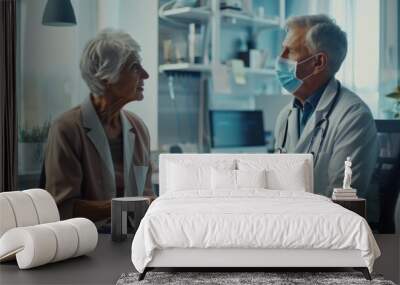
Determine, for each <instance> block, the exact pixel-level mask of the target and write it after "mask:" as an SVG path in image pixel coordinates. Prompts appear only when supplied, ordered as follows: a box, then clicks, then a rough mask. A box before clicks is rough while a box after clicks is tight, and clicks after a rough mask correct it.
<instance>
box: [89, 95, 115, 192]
mask: <svg viewBox="0 0 400 285" xmlns="http://www.w3.org/2000/svg"><path fill="white" fill-rule="evenodd" d="M81 110H82V124H83V127H84V128H86V129H87V133H86V135H87V136H88V137H89V139H90V140H91V141H92V143H93V145H94V146H95V148H96V149H97V152H98V154H99V156H100V157H101V159H102V160H103V162H104V163H105V165H106V167H107V170H108V171H109V172H110V174H111V177H112V178H113V181H112V183H111V184H110V186H111V187H113V189H111V190H112V192H111V193H114V194H115V189H116V186H115V173H114V164H113V160H112V156H111V151H110V145H109V143H108V139H107V136H106V133H105V131H104V128H103V125H102V124H101V122H100V120H99V118H98V116H97V113H96V110H95V109H94V107H93V105H92V102H91V101H90V98H88V99H87V100H85V101H84V102H83V103H82V105H81Z"/></svg>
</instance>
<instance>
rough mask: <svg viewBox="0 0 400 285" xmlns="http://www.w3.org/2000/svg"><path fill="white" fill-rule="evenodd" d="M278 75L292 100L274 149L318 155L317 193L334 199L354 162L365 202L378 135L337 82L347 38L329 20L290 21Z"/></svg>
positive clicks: (361, 107) (361, 106)
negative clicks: (348, 162)
mask: <svg viewBox="0 0 400 285" xmlns="http://www.w3.org/2000/svg"><path fill="white" fill-rule="evenodd" d="M286 29H287V35H286V37H285V39H284V41H283V44H282V52H281V55H280V57H279V58H278V59H277V61H276V73H277V76H278V79H279V81H280V83H281V84H282V86H283V88H285V89H286V90H287V91H288V92H289V93H291V94H292V95H293V96H294V98H293V101H292V102H291V103H290V104H288V105H287V106H286V107H284V108H283V110H282V111H281V112H280V114H279V115H278V118H277V123H276V127H275V139H276V140H275V149H276V150H277V151H280V152H288V153H312V154H313V155H314V192H315V193H318V194H322V195H325V196H331V195H332V191H333V188H334V187H341V186H342V182H343V173H344V161H345V160H346V157H347V156H350V157H351V159H352V164H353V166H352V170H353V179H352V185H351V186H352V187H353V188H356V189H357V190H358V195H359V196H360V197H365V196H366V192H367V189H368V186H369V182H370V178H371V175H372V172H373V169H374V166H375V162H376V158H377V133H376V128H375V123H374V120H373V117H372V115H371V112H370V110H369V109H368V107H367V105H366V104H365V103H364V102H363V101H362V100H361V99H360V97H358V96H357V95H356V94H354V93H353V92H352V91H350V90H349V89H347V88H346V87H344V86H342V85H341V84H340V82H339V81H338V80H336V79H335V74H336V72H337V71H338V70H339V68H340V66H341V64H342V62H343V60H344V58H345V56H346V53H347V38H346V33H345V32H343V31H342V30H341V29H340V28H339V26H338V25H336V24H335V23H334V21H333V20H332V19H330V18H329V17H328V16H326V15H310V16H299V17H293V18H290V19H289V20H288V21H287V23H286Z"/></svg>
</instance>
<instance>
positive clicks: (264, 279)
mask: <svg viewBox="0 0 400 285" xmlns="http://www.w3.org/2000/svg"><path fill="white" fill-rule="evenodd" d="M138 276H139V273H127V274H122V275H121V277H120V278H119V279H118V281H117V285H134V284H140V285H145V284H157V285H163V284H172V285H178V284H179V285H183V284H213V285H217V284H223V285H233V284H238V285H239V284H240V285H242V284H244V285H245V284H268V285H269V284H274V285H275V284H282V285H289V284H290V285H292V284H296V285H297V284H328V285H333V284H335V285H336V284H337V285H339V284H340V285H347V284H356V285H357V284H369V285H370V284H374V285H375V284H379V285H381V284H382V285H383V284H385V285H395V283H393V282H392V281H388V280H384V279H383V277H382V276H379V275H372V278H373V280H372V281H368V280H366V279H365V278H364V276H363V275H362V273H360V272H148V273H147V274H146V277H145V279H144V280H142V281H138Z"/></svg>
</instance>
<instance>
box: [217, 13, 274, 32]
mask: <svg viewBox="0 0 400 285" xmlns="http://www.w3.org/2000/svg"><path fill="white" fill-rule="evenodd" d="M221 17H222V20H223V24H233V25H238V26H246V27H254V28H258V29H275V28H279V27H280V20H279V17H277V18H276V19H268V18H260V17H254V16H250V15H246V14H243V13H240V12H235V11H221Z"/></svg>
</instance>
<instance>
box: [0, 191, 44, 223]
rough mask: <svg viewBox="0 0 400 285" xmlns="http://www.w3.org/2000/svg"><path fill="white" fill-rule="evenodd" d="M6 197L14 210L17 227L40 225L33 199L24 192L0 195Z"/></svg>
mask: <svg viewBox="0 0 400 285" xmlns="http://www.w3.org/2000/svg"><path fill="white" fill-rule="evenodd" d="M0 195H1V196H3V197H5V198H6V199H7V200H8V201H9V202H10V205H11V208H12V209H13V212H14V215H15V220H16V224H17V227H26V226H33V225H37V224H38V223H39V219H38V214H37V212H36V209H35V205H34V204H33V201H32V199H31V198H30V196H29V195H28V194H25V193H23V192H22V191H11V192H3V193H0Z"/></svg>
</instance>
